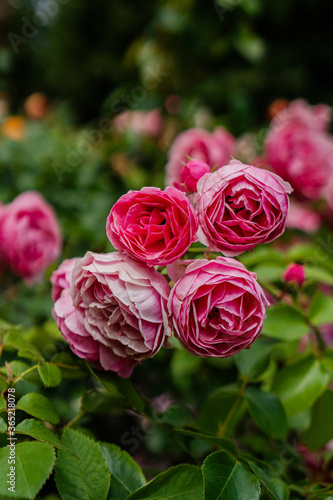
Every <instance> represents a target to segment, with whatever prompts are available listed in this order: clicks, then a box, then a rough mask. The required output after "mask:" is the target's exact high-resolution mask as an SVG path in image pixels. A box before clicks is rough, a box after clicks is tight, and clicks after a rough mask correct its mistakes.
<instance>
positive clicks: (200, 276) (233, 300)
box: [168, 257, 268, 358]
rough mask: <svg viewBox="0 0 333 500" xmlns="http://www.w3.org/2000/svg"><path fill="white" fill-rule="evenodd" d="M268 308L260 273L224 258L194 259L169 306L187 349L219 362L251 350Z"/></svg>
mask: <svg viewBox="0 0 333 500" xmlns="http://www.w3.org/2000/svg"><path fill="white" fill-rule="evenodd" d="M266 305H268V302H267V300H266V298H265V295H264V292H263V290H262V288H261V287H260V286H259V285H258V283H257V280H256V275H255V274H254V273H251V272H249V271H248V270H247V269H246V268H245V266H244V265H243V264H241V263H240V262H238V261H236V260H235V259H230V258H226V257H217V259H216V260H206V259H202V260H194V261H193V262H192V264H190V265H189V266H188V267H187V269H186V271H185V276H184V277H183V278H181V279H180V280H179V281H177V283H176V284H175V285H174V287H173V288H172V291H171V294H170V297H169V302H168V307H169V312H170V314H171V318H172V322H173V326H174V332H175V336H176V337H177V338H178V340H179V341H180V342H181V343H182V344H183V346H184V347H185V349H187V350H188V351H189V352H191V353H192V354H195V355H197V356H203V357H220V358H224V357H228V356H232V355H234V354H236V353H237V352H239V351H240V350H241V349H245V348H249V347H250V345H251V344H252V342H254V341H255V340H256V338H257V337H258V335H259V333H260V332H261V329H262V326H263V322H264V318H265V306H266Z"/></svg>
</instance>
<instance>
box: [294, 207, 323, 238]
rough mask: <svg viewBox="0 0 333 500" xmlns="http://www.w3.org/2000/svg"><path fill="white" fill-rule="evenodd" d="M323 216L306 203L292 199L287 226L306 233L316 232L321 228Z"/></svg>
mask: <svg viewBox="0 0 333 500" xmlns="http://www.w3.org/2000/svg"><path fill="white" fill-rule="evenodd" d="M320 224H321V217H320V215H319V214H317V213H316V212H314V211H313V210H311V209H310V208H309V207H307V205H305V204H304V203H303V204H302V203H297V202H296V201H295V200H292V201H291V203H290V209H289V212H288V215H287V220H286V226H287V227H288V228H290V229H299V230H300V231H303V232H305V233H310V234H311V233H315V232H316V231H318V229H319V228H320Z"/></svg>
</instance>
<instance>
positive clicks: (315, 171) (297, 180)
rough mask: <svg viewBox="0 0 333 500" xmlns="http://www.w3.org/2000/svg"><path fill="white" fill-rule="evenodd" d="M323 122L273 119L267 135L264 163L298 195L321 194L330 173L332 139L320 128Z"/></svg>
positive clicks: (332, 170) (331, 165)
mask: <svg viewBox="0 0 333 500" xmlns="http://www.w3.org/2000/svg"><path fill="white" fill-rule="evenodd" d="M322 122H323V120H319V123H318V124H317V126H316V127H315V126H310V123H311V121H309V123H308V122H307V121H306V120H303V121H302V120H296V119H291V120H290V121H288V120H285V121H284V120H281V123H280V122H277V123H278V124H275V123H276V122H275V121H273V125H272V127H271V129H270V131H269V133H268V135H267V138H266V144H265V149H266V159H267V162H268V163H269V165H271V166H272V167H273V169H274V171H275V172H276V173H277V174H279V175H281V177H283V178H284V179H286V180H287V181H289V182H290V183H291V185H292V187H293V188H294V190H295V194H296V195H298V196H299V197H300V198H310V199H318V198H320V197H321V196H323V190H324V188H325V186H326V185H327V184H328V181H329V179H330V177H331V176H332V174H333V141H332V138H331V136H330V135H329V134H328V133H326V132H325V131H323V130H322V128H323V123H322ZM313 123H316V121H315V120H313Z"/></svg>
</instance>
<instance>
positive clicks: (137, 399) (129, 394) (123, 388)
mask: <svg viewBox="0 0 333 500" xmlns="http://www.w3.org/2000/svg"><path fill="white" fill-rule="evenodd" d="M118 390H119V392H120V394H122V395H123V396H124V398H125V399H126V400H127V401H128V402H129V403H130V405H131V406H132V407H133V408H135V409H136V410H137V411H138V412H139V413H142V412H143V411H144V408H145V403H144V401H143V399H142V397H141V396H140V394H139V393H138V391H137V390H136V389H135V387H134V386H133V384H132V382H131V381H130V380H128V379H125V378H119V380H118Z"/></svg>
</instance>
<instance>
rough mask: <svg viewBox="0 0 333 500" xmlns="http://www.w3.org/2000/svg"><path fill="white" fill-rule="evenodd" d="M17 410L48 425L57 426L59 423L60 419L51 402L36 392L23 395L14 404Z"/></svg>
mask: <svg viewBox="0 0 333 500" xmlns="http://www.w3.org/2000/svg"><path fill="white" fill-rule="evenodd" d="M16 409H17V410H24V411H25V412H26V413H29V415H32V416H33V417H36V418H38V419H39V420H46V421H47V422H50V424H54V425H57V424H59V422H60V417H59V415H58V414H57V412H56V410H55V408H54V406H53V403H52V401H50V400H49V399H48V398H46V397H45V396H43V395H42V394H37V393H36V392H31V393H29V394H24V396H22V397H21V399H19V401H18V402H17V404H16Z"/></svg>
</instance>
